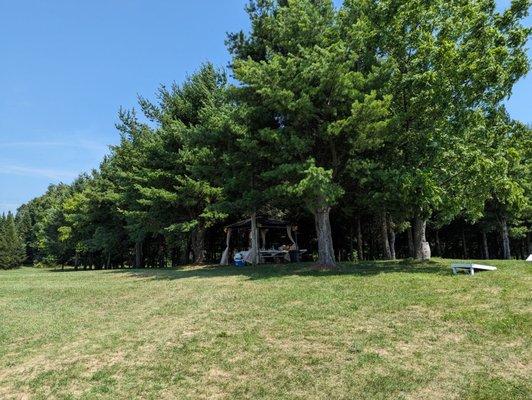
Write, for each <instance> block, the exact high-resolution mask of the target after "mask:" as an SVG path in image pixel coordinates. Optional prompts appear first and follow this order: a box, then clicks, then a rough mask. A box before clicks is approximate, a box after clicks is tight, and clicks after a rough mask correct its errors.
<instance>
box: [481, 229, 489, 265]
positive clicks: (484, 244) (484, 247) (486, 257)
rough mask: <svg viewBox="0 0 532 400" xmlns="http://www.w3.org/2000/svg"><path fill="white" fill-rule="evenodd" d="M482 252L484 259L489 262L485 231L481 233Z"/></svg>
mask: <svg viewBox="0 0 532 400" xmlns="http://www.w3.org/2000/svg"><path fill="white" fill-rule="evenodd" d="M481 233H482V250H483V251H482V252H483V253H484V254H483V256H484V259H486V260H489V258H490V250H489V248H488V237H487V235H486V232H485V231H482V232H481Z"/></svg>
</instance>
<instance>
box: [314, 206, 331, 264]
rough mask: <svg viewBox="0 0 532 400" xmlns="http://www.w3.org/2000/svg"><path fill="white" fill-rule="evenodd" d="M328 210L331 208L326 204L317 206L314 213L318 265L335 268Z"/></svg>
mask: <svg viewBox="0 0 532 400" xmlns="http://www.w3.org/2000/svg"><path fill="white" fill-rule="evenodd" d="M330 212H331V208H330V207H328V206H324V207H321V208H318V209H317V210H316V211H315V213H314V220H315V223H316V234H317V236H318V265H319V266H320V267H322V268H327V269H334V268H336V261H335V259H334V248H333V241H332V232H331V222H330V219H329V213H330Z"/></svg>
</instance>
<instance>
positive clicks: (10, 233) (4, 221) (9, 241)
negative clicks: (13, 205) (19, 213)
mask: <svg viewBox="0 0 532 400" xmlns="http://www.w3.org/2000/svg"><path fill="white" fill-rule="evenodd" d="M25 259H26V249H25V247H24V242H23V240H22V237H21V236H20V233H19V232H18V230H17V226H16V224H15V217H14V216H13V214H11V213H8V214H7V216H6V215H2V216H0V269H10V268H16V267H18V266H20V264H21V263H22V262H23V261H24V260H25Z"/></svg>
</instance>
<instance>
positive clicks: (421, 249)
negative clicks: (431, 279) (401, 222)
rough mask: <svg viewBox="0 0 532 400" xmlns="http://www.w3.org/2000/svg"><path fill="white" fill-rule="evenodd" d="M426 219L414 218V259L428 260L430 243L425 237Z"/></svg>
mask: <svg viewBox="0 0 532 400" xmlns="http://www.w3.org/2000/svg"><path fill="white" fill-rule="evenodd" d="M426 230H427V220H426V219H423V218H421V217H419V216H416V217H415V218H414V254H415V259H416V260H430V256H431V254H430V245H429V243H428V242H427V238H426Z"/></svg>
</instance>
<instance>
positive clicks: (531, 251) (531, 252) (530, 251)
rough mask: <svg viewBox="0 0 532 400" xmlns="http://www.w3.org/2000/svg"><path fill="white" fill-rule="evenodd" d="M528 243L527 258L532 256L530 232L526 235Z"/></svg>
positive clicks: (531, 236)
mask: <svg viewBox="0 0 532 400" xmlns="http://www.w3.org/2000/svg"><path fill="white" fill-rule="evenodd" d="M526 242H527V252H528V254H527V257H528V256H529V255H530V254H532V233H530V232H528V233H527V234H526Z"/></svg>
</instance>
